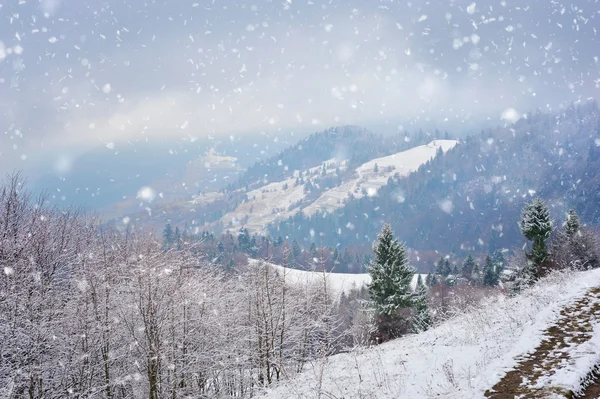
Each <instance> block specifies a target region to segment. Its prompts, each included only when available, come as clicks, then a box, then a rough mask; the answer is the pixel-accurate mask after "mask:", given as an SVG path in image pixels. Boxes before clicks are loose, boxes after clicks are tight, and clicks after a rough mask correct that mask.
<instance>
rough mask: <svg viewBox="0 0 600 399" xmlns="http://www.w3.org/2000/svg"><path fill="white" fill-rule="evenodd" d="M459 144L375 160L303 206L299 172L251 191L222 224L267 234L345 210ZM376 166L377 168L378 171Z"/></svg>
mask: <svg viewBox="0 0 600 399" xmlns="http://www.w3.org/2000/svg"><path fill="white" fill-rule="evenodd" d="M457 143H458V142H457V141H456V140H434V141H432V142H431V143H429V144H427V145H421V146H418V147H414V148H411V149H409V150H406V151H402V152H399V153H396V154H393V155H390V156H387V157H382V158H376V159H373V160H371V161H369V162H366V163H364V164H362V165H361V166H359V167H358V168H356V171H355V173H354V174H353V175H352V177H350V178H349V179H347V180H346V181H344V182H343V183H342V184H341V185H340V186H338V187H333V188H331V189H329V190H326V191H324V192H323V193H322V194H321V196H320V197H319V198H317V199H316V200H315V201H314V202H312V203H306V202H301V201H305V199H306V193H305V192H304V186H303V185H298V186H296V185H295V181H296V179H295V178H296V177H298V176H300V175H301V173H300V172H299V171H296V172H295V174H294V178H293V179H287V180H284V181H280V182H272V183H269V184H266V185H265V186H263V187H260V188H258V189H256V190H252V191H249V192H248V193H247V196H248V201H247V202H244V203H243V204H240V205H239V206H238V207H237V208H236V209H235V210H233V211H231V212H229V213H227V214H226V215H224V216H223V217H222V218H221V222H222V223H223V225H224V226H233V227H234V228H239V226H244V227H246V228H248V229H249V230H251V231H255V232H263V231H264V230H265V228H266V227H267V225H268V224H269V223H272V222H274V221H276V220H282V219H285V218H287V217H289V216H292V215H294V214H295V213H296V212H298V211H300V210H302V212H304V214H305V215H311V214H314V213H315V212H317V211H326V212H330V211H332V210H335V209H338V208H341V207H343V206H344V203H345V202H346V201H347V200H348V199H349V198H350V196H354V197H355V198H361V197H363V196H364V195H376V194H377V190H379V189H380V188H381V187H382V186H384V185H386V184H387V182H388V179H389V178H390V177H392V176H394V175H395V174H396V173H398V174H399V175H400V176H407V175H408V174H410V173H412V172H414V171H416V170H417V169H418V168H419V167H420V166H421V165H423V164H424V163H426V162H427V161H429V160H430V159H431V158H433V157H434V156H435V154H436V151H437V150H438V149H439V148H441V149H442V151H444V152H445V151H448V150H449V149H451V148H452V147H454V146H455V145H456V144H457ZM324 165H326V168H325V169H326V173H327V174H333V173H335V170H336V167H339V168H340V169H342V170H343V169H344V168H345V167H346V166H345V161H343V160H342V161H340V160H335V159H330V160H328V161H326V162H324ZM375 165H377V170H376V168H375ZM321 170H322V166H317V167H314V168H310V169H309V170H307V171H304V172H302V175H305V176H306V172H308V175H310V174H311V173H312V172H315V171H316V172H321ZM311 180H314V178H311ZM202 199H203V198H202V197H201V196H198V197H197V198H196V202H199V201H201V200H202ZM230 223H231V225H230Z"/></svg>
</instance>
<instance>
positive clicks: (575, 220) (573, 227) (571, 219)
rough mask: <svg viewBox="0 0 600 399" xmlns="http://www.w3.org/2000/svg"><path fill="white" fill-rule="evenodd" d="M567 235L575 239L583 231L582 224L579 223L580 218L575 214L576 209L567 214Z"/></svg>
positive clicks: (565, 225)
mask: <svg viewBox="0 0 600 399" xmlns="http://www.w3.org/2000/svg"><path fill="white" fill-rule="evenodd" d="M564 227H565V234H566V235H567V237H569V238H571V239H572V238H573V237H575V236H576V235H577V234H578V233H579V232H580V230H581V222H580V221H579V216H577V213H575V210H574V209H570V210H569V213H568V214H567V220H566V221H565V224H564Z"/></svg>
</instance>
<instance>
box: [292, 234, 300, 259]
mask: <svg viewBox="0 0 600 399" xmlns="http://www.w3.org/2000/svg"><path fill="white" fill-rule="evenodd" d="M301 253H302V249H301V248H300V244H298V241H296V239H295V238H294V240H293V241H292V256H293V257H294V258H297V257H298V256H300V254H301Z"/></svg>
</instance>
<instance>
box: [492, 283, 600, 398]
mask: <svg viewBox="0 0 600 399" xmlns="http://www.w3.org/2000/svg"><path fill="white" fill-rule="evenodd" d="M598 320H600V287H598V288H594V289H592V290H590V291H589V292H588V293H587V294H586V295H585V296H584V297H583V298H581V299H580V300H578V301H577V302H575V303H574V304H572V305H569V306H567V307H565V308H564V309H563V310H562V311H561V312H560V317H559V319H558V321H557V322H556V324H555V325H553V326H552V327H550V328H548V329H547V330H546V331H545V332H544V336H545V338H544V339H543V340H542V342H541V343H540V345H539V346H538V347H537V348H536V349H535V350H534V351H533V353H528V354H526V355H523V356H521V357H520V358H518V359H517V361H518V364H517V365H516V366H515V367H514V368H513V369H512V370H511V371H509V372H507V373H506V375H505V376H504V377H503V378H502V379H501V380H500V381H499V382H498V383H497V384H496V385H494V386H493V387H492V389H490V390H488V391H486V392H485V396H486V397H487V398H492V399H513V398H516V397H518V398H522V399H525V398H547V397H548V396H552V394H555V395H562V396H563V397H566V398H572V397H573V394H572V393H571V392H568V391H566V390H564V389H561V388H558V387H544V388H534V386H535V385H536V383H537V382H538V381H539V380H540V378H542V377H548V376H551V375H553V374H555V373H556V371H557V370H559V369H560V368H561V364H564V362H566V361H568V360H569V359H568V357H569V355H568V351H567V349H568V348H571V347H573V346H577V345H580V344H582V343H584V342H586V341H588V340H589V339H590V338H591V337H592V332H593V331H592V325H593V324H594V323H595V322H596V321H598ZM593 385H595V384H593ZM590 388H591V387H590ZM597 389H598V391H597V392H598V393H596V396H585V398H598V397H599V396H598V395H599V394H600V384H599V386H598V388H597Z"/></svg>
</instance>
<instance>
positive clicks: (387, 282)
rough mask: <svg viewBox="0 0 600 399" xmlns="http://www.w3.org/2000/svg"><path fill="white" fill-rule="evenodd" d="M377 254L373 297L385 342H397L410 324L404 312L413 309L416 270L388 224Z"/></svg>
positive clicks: (371, 267)
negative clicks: (413, 282) (405, 327)
mask: <svg viewBox="0 0 600 399" xmlns="http://www.w3.org/2000/svg"><path fill="white" fill-rule="evenodd" d="M373 252H374V254H375V258H374V259H373V260H372V261H371V263H370V264H369V266H368V271H369V274H370V275H371V283H370V284H369V286H368V288H369V294H370V296H371V300H372V301H373V304H374V306H375V309H376V311H377V315H378V324H379V328H380V333H381V334H382V338H383V339H387V338H393V337H395V336H398V334H399V329H400V328H401V327H402V324H403V323H404V322H405V321H406V320H405V318H404V317H403V316H401V315H400V310H401V309H407V308H410V307H411V305H412V296H413V293H412V289H411V287H410V283H411V281H412V277H413V275H414V273H415V269H414V268H413V267H412V266H410V264H409V263H408V257H407V255H406V249H405V247H404V245H403V244H400V243H399V242H398V240H397V239H396V238H394V234H393V232H392V229H391V227H390V226H389V225H388V224H386V225H384V226H383V229H382V230H381V233H380V234H379V239H378V241H377V242H376V243H375V244H374V245H373Z"/></svg>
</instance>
